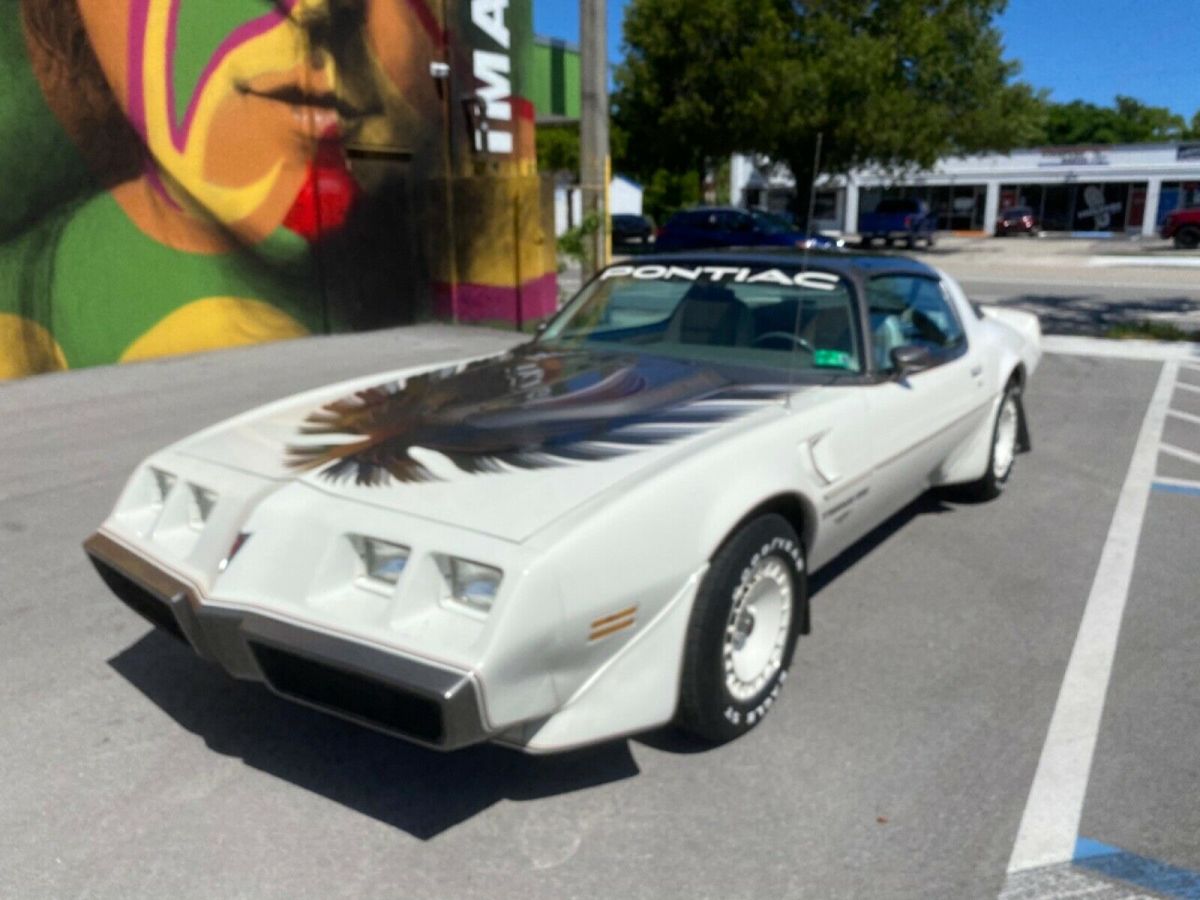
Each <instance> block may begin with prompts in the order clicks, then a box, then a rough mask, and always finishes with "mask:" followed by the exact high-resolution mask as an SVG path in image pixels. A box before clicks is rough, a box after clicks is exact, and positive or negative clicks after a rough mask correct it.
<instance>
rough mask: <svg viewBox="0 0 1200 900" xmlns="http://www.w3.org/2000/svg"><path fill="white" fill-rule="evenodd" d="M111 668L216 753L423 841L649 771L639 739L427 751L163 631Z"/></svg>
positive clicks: (118, 658) (133, 648) (144, 640)
mask: <svg viewBox="0 0 1200 900" xmlns="http://www.w3.org/2000/svg"><path fill="white" fill-rule="evenodd" d="M109 665H111V666H112V667H113V669H115V670H116V671H117V673H118V674H120V675H121V676H122V677H123V678H125V680H126V681H128V682H129V683H130V684H131V685H133V686H134V687H135V688H137V689H138V690H139V691H141V692H142V693H143V694H144V695H145V696H146V697H147V698H148V699H149V700H150V701H151V702H153V703H154V704H155V705H156V706H158V707H159V708H160V709H161V710H162V711H163V712H165V713H166V714H167V715H168V716H170V717H171V718H172V719H174V720H175V721H176V722H177V723H178V724H179V725H181V726H182V727H183V728H185V729H187V730H188V731H190V732H192V733H193V734H196V735H198V736H199V737H201V738H203V740H204V742H205V744H206V745H207V746H208V747H209V748H210V749H211V750H213V751H215V752H217V753H220V754H223V755H225V756H231V757H236V758H238V759H241V760H242V761H243V762H244V763H245V764H246V765H248V766H250V767H252V768H254V769H258V770H260V771H262V772H265V773H267V774H269V775H272V776H274V777H276V778H280V779H282V780H284V781H288V782H291V783H292V784H294V785H296V786H297V787H300V788H303V789H305V790H308V791H312V792H313V793H316V794H320V795H322V796H324V797H326V798H328V799H330V800H332V801H334V802H335V803H340V804H342V805H343V806H346V807H349V808H350V809H353V810H356V811H357V812H360V813H362V814H363V815H366V816H370V817H371V818H373V819H377V820H378V821H380V822H383V823H385V824H387V825H391V826H393V827H395V828H399V829H401V830H403V831H405V832H408V833H409V834H411V835H412V836H413V837H416V838H419V839H420V840H430V839H431V838H434V837H436V836H437V835H439V834H441V833H442V832H443V831H446V830H447V829H449V828H452V827H454V826H455V825H458V824H460V823H462V822H464V821H466V820H468V819H470V818H472V817H473V816H475V815H478V814H479V813H481V812H483V811H484V810H486V809H488V808H489V807H491V806H492V805H493V804H495V803H497V802H499V801H501V800H514V801H518V802H520V801H526V800H538V799H542V798H545V797H551V796H555V795H559V794H566V793H571V792H574V791H580V790H584V789H587V788H591V787H597V786H599V785H603V784H609V783H612V782H615V781H620V780H622V779H626V778H632V777H634V776H636V775H638V774H639V769H638V767H637V763H636V762H635V761H634V759H633V755H632V753H631V752H630V748H629V744H628V742H627V741H615V742H610V743H607V744H602V745H599V746H597V747H593V748H590V749H586V750H580V751H574V752H571V753H564V754H559V755H555V756H543V757H537V756H526V755H524V754H521V753H519V752H516V751H513V750H507V749H505V748H502V747H496V746H492V745H482V746H477V747H470V748H467V749H465V750H459V751H457V752H455V753H449V754H443V753H437V752H435V751H432V750H425V749H423V748H420V747H416V746H414V745H411V744H408V743H405V742H404V741H402V740H399V739H397V738H393V737H388V736H387V735H383V734H379V733H378V732H375V731H371V730H370V729H367V728H363V727H361V726H358V725H354V724H352V723H350V722H345V721H342V720H341V719H338V718H336V717H334V716H329V715H325V714H323V713H320V712H316V711H315V710H311V709H308V708H306V707H302V706H298V705H296V704H294V703H290V702H288V701H286V700H283V699H280V698H279V697H276V696H275V695H274V694H272V693H270V692H269V691H268V690H267V689H266V688H265V687H263V686H261V685H258V684H255V683H251V682H244V681H237V680H235V679H232V678H230V677H228V676H227V675H225V673H224V672H222V671H221V670H220V669H218V668H217V667H216V666H214V665H211V664H209V663H207V662H205V661H203V660H201V659H200V658H199V657H197V656H195V655H194V654H193V653H192V651H191V650H190V649H188V648H186V647H184V646H182V645H181V644H179V643H178V642H176V641H175V640H173V639H171V638H169V637H167V636H165V635H164V634H163V633H162V632H160V631H158V630H157V629H156V630H154V631H152V632H150V633H149V634H147V635H145V636H144V637H143V638H142V639H141V640H139V641H138V642H137V643H135V644H133V645H132V646H130V647H129V648H128V649H126V650H124V651H122V652H121V653H119V654H118V655H117V656H115V657H113V658H112V659H110V660H109ZM180 777H184V778H186V777H187V776H186V774H181V776H180Z"/></svg>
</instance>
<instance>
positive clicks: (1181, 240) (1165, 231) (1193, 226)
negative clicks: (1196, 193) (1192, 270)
mask: <svg viewBox="0 0 1200 900" xmlns="http://www.w3.org/2000/svg"><path fill="white" fill-rule="evenodd" d="M1158 233H1159V234H1160V235H1162V236H1163V237H1164V238H1166V239H1167V240H1174V241H1175V246H1176V247H1178V248H1179V249H1181V250H1194V249H1195V248H1196V247H1200V206H1195V207H1192V208H1191V209H1177V210H1175V212H1173V213H1170V214H1169V215H1168V216H1167V219H1166V221H1165V222H1163V224H1162V228H1161V229H1160V230H1159V232H1158Z"/></svg>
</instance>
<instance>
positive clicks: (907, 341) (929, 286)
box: [867, 275, 967, 372]
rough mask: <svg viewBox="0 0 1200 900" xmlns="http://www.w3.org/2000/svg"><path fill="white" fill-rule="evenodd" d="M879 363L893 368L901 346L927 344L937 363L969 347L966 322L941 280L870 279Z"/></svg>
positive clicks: (874, 346) (885, 369) (874, 345)
mask: <svg viewBox="0 0 1200 900" xmlns="http://www.w3.org/2000/svg"><path fill="white" fill-rule="evenodd" d="M867 304H868V307H869V312H870V324H871V342H872V352H873V354H874V360H875V366H876V368H878V369H879V370H880V371H882V372H888V371H891V370H892V368H893V366H892V359H891V353H892V351H893V350H895V349H896V348H897V347H904V346H909V345H913V346H917V347H924V348H925V349H926V350H928V351H929V352H930V354H931V355H932V356H933V360H934V362H935V363H941V362H946V361H947V360H950V359H954V358H955V357H956V356H958V355H959V354H960V352H961V351H962V350H963V348H965V347H966V342H967V339H966V334H965V333H964V332H963V327H962V323H961V322H960V321H959V319H958V315H957V314H956V313H955V311H954V307H953V306H951V304H950V301H949V299H948V298H947V296H946V293H945V291H943V290H942V285H941V283H940V282H939V281H938V280H937V279H935V278H928V277H925V276H922V275H881V276H879V277H877V278H872V279H871V280H870V281H869V282H867Z"/></svg>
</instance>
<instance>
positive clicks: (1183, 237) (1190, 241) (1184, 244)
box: [1175, 226, 1200, 250]
mask: <svg viewBox="0 0 1200 900" xmlns="http://www.w3.org/2000/svg"><path fill="white" fill-rule="evenodd" d="M1175 246H1176V247H1178V248H1179V249H1180V250H1194V249H1196V247H1200V228H1192V227H1190V226H1189V227H1186V228H1181V229H1180V230H1179V233H1178V234H1177V235H1175Z"/></svg>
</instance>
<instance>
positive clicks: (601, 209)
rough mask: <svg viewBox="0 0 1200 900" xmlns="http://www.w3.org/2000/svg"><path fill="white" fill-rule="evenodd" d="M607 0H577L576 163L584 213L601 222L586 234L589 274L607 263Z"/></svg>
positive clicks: (585, 274)
mask: <svg viewBox="0 0 1200 900" xmlns="http://www.w3.org/2000/svg"><path fill="white" fill-rule="evenodd" d="M606 7H607V2H606V0H579V32H580V35H579V53H580V67H581V69H582V75H581V81H582V88H583V101H582V106H581V109H580V116H581V121H580V127H579V144H580V147H579V151H580V158H579V167H580V170H581V171H580V173H579V177H580V188H581V190H582V192H583V215H584V217H585V218H586V217H587V216H595V217H596V219H597V220H598V221H599V223H600V227H598V228H597V229H596V231H595V233H594V234H593V235H592V236H591V237H590V238H589V242H590V249H591V251H592V252H590V253H589V254H588V258H589V259H590V260H591V261H592V266H593V268H592V271H591V272H585V273H584V276H585V277H586V276H590V275H593V274H595V273H596V272H597V271H599V270H600V268H601V267H603V266H605V265H607V264H608V227H609V220H608V169H609V159H608V153H609V143H608V20H607V13H608V11H607V9H606Z"/></svg>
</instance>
